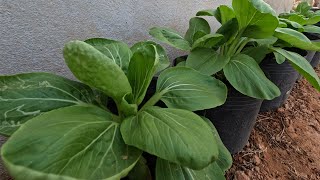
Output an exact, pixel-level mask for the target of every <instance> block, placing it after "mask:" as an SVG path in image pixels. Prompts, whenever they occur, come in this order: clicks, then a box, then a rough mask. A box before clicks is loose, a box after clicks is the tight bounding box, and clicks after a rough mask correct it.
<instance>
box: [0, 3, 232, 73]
mask: <svg viewBox="0 0 320 180" xmlns="http://www.w3.org/2000/svg"><path fill="white" fill-rule="evenodd" d="M230 2H231V1H230V0H227V1H226V0H201V1H191V0H190V1H179V0H177V1H173V0H153V1H147V0H123V1H118V0H109V1H106V0H81V1H79V0H68V1H64V0H55V1H48V0H36V1H32V0H0V24H1V25H0V74H12V73H19V72H27V71H50V72H55V73H58V74H62V75H67V76H70V72H69V71H68V70H67V68H66V66H65V64H64V61H63V58H62V54H61V49H62V47H63V45H64V43H65V42H67V41H69V40H72V39H80V40H83V39H86V38H90V37H108V38H113V39H119V40H123V41H125V42H128V43H129V44H132V43H134V42H136V41H138V40H145V39H149V38H150V37H149V36H148V29H149V28H151V27H153V26H155V25H158V26H167V27H171V28H174V29H176V30H177V31H179V32H181V33H184V32H185V31H186V29H187V26H188V19H189V18H190V17H192V16H193V15H195V13H196V12H197V11H198V10H202V9H206V8H208V7H215V6H217V5H219V4H230ZM215 23H216V22H213V21H212V25H213V26H214V25H215ZM216 25H218V24H216ZM169 53H170V54H171V55H172V54H173V53H176V52H174V51H173V50H170V49H169Z"/></svg>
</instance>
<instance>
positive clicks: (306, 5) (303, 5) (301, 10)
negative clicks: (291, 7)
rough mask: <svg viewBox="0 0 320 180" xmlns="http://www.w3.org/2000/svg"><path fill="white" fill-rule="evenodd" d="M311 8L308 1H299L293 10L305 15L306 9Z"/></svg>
mask: <svg viewBox="0 0 320 180" xmlns="http://www.w3.org/2000/svg"><path fill="white" fill-rule="evenodd" d="M310 9H311V6H310V5H309V3H308V2H301V3H299V4H298V6H297V8H296V9H295V12H297V13H299V14H302V15H306V14H307V13H308V11H309V10H310Z"/></svg>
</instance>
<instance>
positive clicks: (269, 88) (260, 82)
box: [223, 54, 280, 100]
mask: <svg viewBox="0 0 320 180" xmlns="http://www.w3.org/2000/svg"><path fill="white" fill-rule="evenodd" d="M223 72H224V75H225V76H226V78H227V80H228V81H229V82H230V84H231V85H232V86H233V87H234V88H235V89H236V90H238V91H239V92H241V93H242V94H245V95H247V96H250V97H253V98H257V99H268V100H271V99H273V98H275V97H278V96H279V95H280V90H279V88H278V87H277V86H276V85H275V84H273V83H272V82H271V81H270V80H269V79H268V78H267V77H266V76H265V74H264V73H263V71H262V70H261V68H260V67H259V65H258V63H257V62H256V61H255V60H254V59H253V58H252V57H250V56H248V55H245V54H238V55H236V56H234V57H232V58H231V60H230V61H229V63H228V64H227V65H226V66H225V67H224V69H223Z"/></svg>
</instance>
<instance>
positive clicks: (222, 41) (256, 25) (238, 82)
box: [149, 0, 320, 100]
mask: <svg viewBox="0 0 320 180" xmlns="http://www.w3.org/2000/svg"><path fill="white" fill-rule="evenodd" d="M197 16H214V17H215V18H216V19H217V20H218V21H219V22H220V23H221V25H222V26H221V27H220V28H219V29H218V30H217V31H216V33H215V34H212V33H210V32H211V30H210V26H209V23H208V22H207V21H206V20H205V19H203V18H201V17H194V18H192V19H190V23H189V24H190V25H189V29H188V31H187V32H186V35H185V36H184V37H183V36H181V35H179V34H178V33H177V32H176V31H174V30H171V29H168V28H160V27H155V28H152V29H151V30H150V32H149V33H150V35H151V36H153V37H154V38H156V39H158V40H159V41H161V42H163V43H166V44H169V45H171V46H173V47H175V48H178V49H180V50H185V51H189V52H190V53H189V55H188V57H187V59H186V61H182V62H181V63H179V64H178V65H177V66H186V67H191V68H193V69H195V70H198V71H200V72H201V73H203V74H206V75H214V76H216V77H218V78H220V79H222V80H224V79H225V80H226V81H228V83H230V84H231V86H232V87H234V88H235V89H236V90H237V91H239V92H241V93H242V94H244V95H246V96H249V97H253V98H257V99H265V100H272V99H274V98H276V97H278V96H279V95H280V94H281V92H280V90H279V88H278V87H277V86H276V85H275V84H274V83H273V82H271V81H270V80H269V79H268V78H267V77H266V76H265V74H264V73H263V71H262V69H261V68H260V67H259V63H260V62H261V61H262V60H263V59H264V58H265V56H266V54H268V53H272V52H273V53H274V54H275V56H276V59H277V62H279V63H282V62H284V61H285V60H286V59H287V60H288V61H289V62H290V64H291V65H292V66H293V67H294V68H295V69H296V70H297V71H298V72H299V73H301V74H302V75H303V76H304V77H305V78H306V79H307V80H308V81H309V82H310V83H311V84H312V85H313V86H314V87H315V88H316V89H317V90H320V85H319V83H320V81H319V77H318V76H317V75H316V73H315V71H314V70H313V68H312V67H311V66H310V64H309V63H308V62H307V61H306V60H305V58H304V57H302V56H301V55H299V54H297V53H294V52H290V51H287V50H284V49H283V47H287V46H284V45H290V47H298V48H302V49H305V50H319V49H320V48H319V46H318V43H315V42H311V41H310V40H309V39H308V38H307V37H306V36H304V35H303V34H302V33H301V32H299V31H296V30H294V29H290V28H285V27H282V25H283V23H282V21H280V22H279V18H278V17H277V15H276V13H275V11H274V10H273V9H272V8H271V7H270V5H268V4H267V3H265V2H264V1H263V0H233V2H232V7H228V6H225V5H221V6H219V7H218V8H217V9H208V10H203V11H199V12H198V13H197Z"/></svg>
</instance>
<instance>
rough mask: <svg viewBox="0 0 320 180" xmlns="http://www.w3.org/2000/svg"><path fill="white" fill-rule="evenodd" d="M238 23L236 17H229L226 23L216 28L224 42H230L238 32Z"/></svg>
mask: <svg viewBox="0 0 320 180" xmlns="http://www.w3.org/2000/svg"><path fill="white" fill-rule="evenodd" d="M238 29H239V25H238V20H237V19H236V18H233V19H231V20H230V21H228V22H227V23H225V24H223V25H222V26H221V27H220V28H219V29H218V30H217V33H219V34H222V35H223V36H224V41H225V42H231V41H232V40H233V39H234V38H235V36H236V35H237V33H238Z"/></svg>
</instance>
